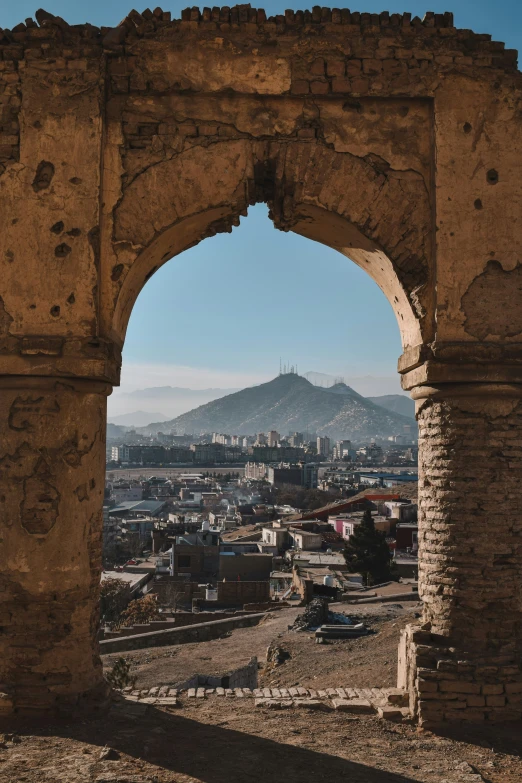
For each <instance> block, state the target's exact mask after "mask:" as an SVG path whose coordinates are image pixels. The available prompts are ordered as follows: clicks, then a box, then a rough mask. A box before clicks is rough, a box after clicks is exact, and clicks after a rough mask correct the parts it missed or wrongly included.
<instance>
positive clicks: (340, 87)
mask: <svg viewBox="0 0 522 783" xmlns="http://www.w3.org/2000/svg"><path fill="white" fill-rule="evenodd" d="M350 90H351V86H350V80H349V79H345V78H343V77H342V76H336V77H334V78H333V79H332V92H350Z"/></svg>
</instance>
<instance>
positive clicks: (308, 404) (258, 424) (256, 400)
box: [141, 373, 412, 440]
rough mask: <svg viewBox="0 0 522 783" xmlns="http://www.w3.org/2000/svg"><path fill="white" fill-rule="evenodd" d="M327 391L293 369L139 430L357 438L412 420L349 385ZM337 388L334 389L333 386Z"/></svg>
mask: <svg viewBox="0 0 522 783" xmlns="http://www.w3.org/2000/svg"><path fill="white" fill-rule="evenodd" d="M335 386H336V387H337V388H334V387H330V388H327V389H323V388H320V387H318V386H314V385H313V384H312V383H310V381H308V380H307V379H306V378H303V377H302V376H300V375H297V374H295V373H287V374H283V375H279V376H277V377H276V378H274V379H273V380H271V381H268V382H267V383H263V384H259V385H258V386H252V387H249V388H246V389H242V390H241V391H239V392H234V393H232V394H229V395H226V396H224V397H220V398H219V399H217V400H213V401H211V402H208V403H206V404H204V405H200V406H198V407H197V408H194V409H193V410H191V411H188V412H187V413H184V414H182V415H180V416H178V417H176V418H175V419H172V420H170V421H167V422H160V423H154V424H151V425H149V426H147V427H143V428H141V429H142V431H144V432H157V431H158V430H161V431H163V432H165V431H169V430H172V431H173V432H176V434H178V435H185V434H193V435H200V434H203V433H208V432H226V433H230V434H238V435H239V434H243V435H247V434H248V435H251V434H255V433H256V432H267V431H270V430H271V429H275V430H277V431H278V432H281V433H282V434H286V433H287V432H292V431H298V432H314V433H317V434H318V435H327V436H329V437H331V438H335V439H337V438H349V439H351V440H357V439H359V440H360V439H361V438H368V437H372V436H381V437H387V436H389V435H394V434H400V433H402V432H403V431H404V429H403V428H404V425H406V424H408V425H411V424H412V420H411V418H408V417H406V416H403V415H401V414H399V413H395V412H393V411H389V410H387V409H386V408H383V407H382V406H379V405H376V404H375V403H373V402H372V401H370V400H368V399H367V398H365V397H362V395H360V394H358V392H356V391H354V390H353V389H351V388H350V387H349V386H347V385H346V384H341V383H340V384H335ZM332 389H333V390H332Z"/></svg>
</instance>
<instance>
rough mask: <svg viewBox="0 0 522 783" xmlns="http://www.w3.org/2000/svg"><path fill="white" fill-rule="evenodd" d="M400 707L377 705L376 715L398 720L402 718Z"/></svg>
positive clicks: (385, 718) (384, 718)
mask: <svg viewBox="0 0 522 783" xmlns="http://www.w3.org/2000/svg"><path fill="white" fill-rule="evenodd" d="M402 709H404V708H402ZM402 709H401V708H400V707H379V708H378V709H377V715H378V716H379V718H382V719H383V720H393V721H398V720H402V717H403V716H402Z"/></svg>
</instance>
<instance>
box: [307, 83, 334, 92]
mask: <svg viewBox="0 0 522 783" xmlns="http://www.w3.org/2000/svg"><path fill="white" fill-rule="evenodd" d="M310 90H311V92H312V93H313V94H314V95H326V94H327V93H328V92H329V91H330V84H329V82H326V81H313V82H310Z"/></svg>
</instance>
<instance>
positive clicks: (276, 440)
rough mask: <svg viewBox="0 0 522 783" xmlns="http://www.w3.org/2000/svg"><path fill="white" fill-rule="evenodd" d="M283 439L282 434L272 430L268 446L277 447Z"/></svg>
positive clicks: (269, 434)
mask: <svg viewBox="0 0 522 783" xmlns="http://www.w3.org/2000/svg"><path fill="white" fill-rule="evenodd" d="M280 440H281V436H280V435H279V433H278V432H277V431H276V430H270V432H269V433H268V446H269V447H275V446H277V444H278V443H279V441H280Z"/></svg>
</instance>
